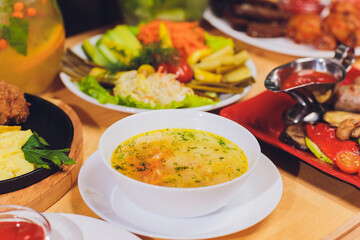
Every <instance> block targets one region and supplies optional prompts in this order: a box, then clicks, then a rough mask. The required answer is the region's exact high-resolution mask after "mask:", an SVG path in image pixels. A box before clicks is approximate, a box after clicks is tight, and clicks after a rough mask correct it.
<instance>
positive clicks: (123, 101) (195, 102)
mask: <svg viewBox="0 0 360 240" xmlns="http://www.w3.org/2000/svg"><path fill="white" fill-rule="evenodd" d="M78 86H79V89H80V90H81V91H82V92H84V93H85V94H87V95H89V96H91V97H93V98H95V99H97V100H98V101H99V103H101V104H105V103H112V104H116V105H123V106H127V107H134V108H143V109H175V108H192V107H199V106H204V105H210V104H215V103H216V101H214V100H212V99H210V98H206V97H201V96H198V95H190V94H188V95H186V97H185V98H184V99H183V100H182V101H180V102H177V101H172V102H171V103H169V104H166V105H160V104H156V105H155V106H153V105H151V104H150V103H145V102H142V101H140V100H137V99H134V98H132V97H131V96H130V95H129V96H120V95H116V96H113V95H111V93H110V91H108V90H107V89H105V88H104V87H102V86H101V85H100V84H99V83H98V81H97V80H96V78H95V77H93V76H91V75H90V74H89V75H87V76H86V77H84V78H82V81H81V82H79V83H78Z"/></svg>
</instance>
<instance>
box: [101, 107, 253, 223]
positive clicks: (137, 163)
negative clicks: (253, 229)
mask: <svg viewBox="0 0 360 240" xmlns="http://www.w3.org/2000/svg"><path fill="white" fill-rule="evenodd" d="M99 152H100V155H101V158H102V161H103V162H104V164H105V165H106V166H107V169H108V170H109V173H111V175H112V176H113V179H114V181H115V182H116V184H117V186H118V187H119V188H120V189H121V191H122V193H123V194H124V195H125V196H126V197H127V198H128V199H129V200H130V201H132V202H133V203H135V204H136V205H137V206H139V207H141V208H143V209H145V210H147V211H149V212H152V213H155V214H160V215H164V216H168V217H175V218H189V217H197V216H202V215H205V214H209V213H211V212H214V211H216V210H218V209H220V208H221V207H224V206H225V205H226V204H227V203H228V202H229V201H230V200H231V198H232V197H233V195H234V194H235V193H236V192H237V191H239V190H240V187H241V185H242V184H243V183H244V182H245V181H246V180H247V178H248V176H249V175H250V174H252V172H253V170H254V168H255V167H256V165H257V163H258V162H259V159H260V146H259V143H258V141H257V140H256V138H255V137H254V136H253V135H252V134H251V133H250V132H249V131H248V130H247V129H245V128H244V127H242V126H241V125H239V124H238V123H236V122H234V121H232V120H229V119H227V118H224V117H222V116H219V115H216V114H212V113H208V112H201V111H194V110H179V109H177V110H156V111H149V112H144V113H139V114H135V115H131V116H129V117H126V118H123V119H121V120H119V121H117V122H116V123H114V124H113V125H111V126H110V127H109V128H108V129H107V130H106V131H105V132H104V133H103V135H102V136H101V139H100V142H99ZM244 194H246V192H244Z"/></svg>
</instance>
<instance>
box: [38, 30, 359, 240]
mask: <svg viewBox="0 0 360 240" xmlns="http://www.w3.org/2000/svg"><path fill="white" fill-rule="evenodd" d="M207 27H208V28H209V31H211V32H212V33H214V34H221V32H219V31H217V30H215V29H213V28H211V27H210V26H207ZM103 30H104V29H97V30H93V31H89V32H86V33H82V34H79V35H76V36H73V37H70V38H68V39H67V41H66V45H67V46H68V47H71V46H74V45H75V44H77V43H79V42H80V41H81V40H83V39H84V38H86V37H89V36H92V35H94V34H97V33H100V32H102V31H103ZM245 47H246V49H247V50H248V52H249V55H250V58H251V59H252V60H253V61H254V63H255V65H256V67H257V75H258V77H257V81H256V83H255V85H254V87H253V88H252V90H251V92H250V93H249V94H248V95H246V96H245V97H244V98H243V99H242V100H245V99H249V98H251V97H254V96H256V95H257V94H259V93H261V92H262V91H264V90H265V87H264V84H263V82H264V79H265V76H266V75H267V73H269V72H270V71H271V70H272V69H273V68H274V67H276V66H278V65H281V64H284V63H286V62H289V61H292V60H294V59H296V57H293V56H286V55H282V54H277V53H273V52H270V51H266V50H263V49H259V48H256V47H252V46H248V45H245ZM359 60H360V59H357V62H356V63H355V65H356V66H360V61H359ZM42 97H45V98H58V99H61V100H62V101H64V102H65V103H67V104H68V105H70V106H71V107H72V108H73V109H74V110H75V112H76V113H77V114H78V116H79V118H80V120H81V122H82V129H83V137H84V161H86V159H87V158H88V157H89V156H90V155H91V154H92V153H93V152H94V151H96V150H97V146H98V141H99V139H100V136H101V134H102V133H103V131H104V130H105V129H106V128H107V127H109V126H110V125H111V124H112V123H113V122H115V121H117V120H119V119H121V118H124V117H126V116H128V115H129V114H126V113H121V112H117V111H113V110H109V109H105V108H102V107H99V106H95V105H93V104H91V103H88V102H86V101H84V100H82V99H80V98H79V97H77V96H76V95H74V94H72V93H71V92H70V91H69V90H68V89H67V88H66V87H65V86H64V85H63V84H62V83H61V81H60V79H56V81H55V82H54V83H53V85H52V86H51V88H50V89H49V90H48V91H47V92H46V93H45V94H43V95H42ZM260 143H261V148H262V152H263V153H264V154H265V155H266V156H268V157H269V158H270V159H271V160H272V161H273V162H274V163H275V165H276V166H277V167H278V169H279V171H280V173H281V176H282V179H283V184H284V192H283V196H282V199H281V201H280V203H279V205H278V206H277V208H276V209H275V210H274V211H273V212H272V213H271V214H270V215H269V216H268V217H267V218H265V219H264V220H263V221H261V222H259V223H258V224H256V225H254V226H252V227H250V228H248V229H246V230H244V231H241V232H237V233H234V234H231V235H228V236H224V237H220V238H218V239H246V240H251V239H255V240H259V239H277V240H280V239H286V240H288V239H292V240H297V239H299V240H304V239H321V238H323V237H325V236H327V235H329V234H330V233H331V232H332V231H334V230H335V229H337V228H338V227H339V226H341V225H343V224H344V223H345V222H346V221H348V220H349V219H351V218H353V217H354V216H356V214H357V213H358V212H359V210H360V191H359V190H358V189H356V188H354V187H352V186H350V185H348V184H346V183H343V182H341V181H339V180H337V179H334V178H333V177H330V176H327V175H325V174H323V173H322V172H320V171H318V170H316V169H314V168H313V167H311V166H309V165H307V164H305V163H304V162H302V161H300V160H299V159H298V158H296V157H294V156H292V155H290V154H288V153H286V152H284V151H282V150H280V149H277V148H275V147H273V146H271V145H268V144H267V143H264V142H260ZM46 211H47V212H63V213H74V214H81V215H87V216H91V217H95V218H99V217H98V216H97V215H96V214H95V213H93V212H92V211H91V209H90V208H89V207H88V206H87V205H86V204H85V202H84V201H83V199H82V197H81V195H80V193H79V189H78V186H77V184H75V185H74V186H73V187H72V188H71V189H70V190H69V191H68V192H67V193H66V195H65V196H63V197H62V198H61V199H60V200H59V201H57V202H56V203H55V204H54V205H53V206H51V207H50V208H48V209H47V210H46ZM140 238H142V239H147V240H148V239H152V238H149V237H144V236H140ZM358 239H359V238H358Z"/></svg>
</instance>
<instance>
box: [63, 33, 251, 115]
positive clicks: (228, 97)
mask: <svg viewBox="0 0 360 240" xmlns="http://www.w3.org/2000/svg"><path fill="white" fill-rule="evenodd" d="M100 37H101V35H95V36H93V37H91V38H90V39H89V41H90V42H91V43H92V44H95V43H96V41H97V40H98V39H99V38H100ZM72 50H73V51H74V52H75V53H76V54H77V55H79V56H80V57H82V58H84V59H86V55H85V53H84V51H83V50H82V48H81V43H79V44H77V45H75V46H74V47H73V48H72ZM246 66H248V68H249V69H250V70H251V73H252V75H253V77H254V78H255V79H256V76H257V72H256V67H255V64H254V62H253V61H252V60H251V59H248V60H247V62H246ZM60 79H61V81H62V82H63V84H64V85H65V86H66V87H67V88H68V89H69V90H70V91H71V92H72V93H73V94H75V95H76V96H78V97H80V98H82V99H83V100H85V101H87V102H90V103H92V104H95V105H98V106H101V107H104V108H108V109H112V110H116V111H120V112H125V113H130V114H132V113H140V112H146V111H153V110H149V109H142V108H134V107H127V106H122V105H116V104H111V103H106V104H101V103H99V101H98V100H97V99H95V98H93V97H90V96H89V95H87V94H85V93H83V92H82V91H81V90H80V89H79V87H78V85H77V83H75V82H73V81H71V78H70V76H69V75H67V74H66V73H63V72H62V73H60ZM251 88H252V85H250V86H248V87H246V88H245V89H244V91H243V92H242V93H240V94H225V93H223V94H219V99H220V101H219V102H217V103H216V104H211V105H205V106H200V107H194V108H191V109H192V110H199V111H211V110H215V109H218V108H222V107H225V106H227V105H230V104H232V103H235V102H237V101H238V100H240V99H241V98H242V97H244V96H245V95H246V94H248V93H249V92H250V90H251Z"/></svg>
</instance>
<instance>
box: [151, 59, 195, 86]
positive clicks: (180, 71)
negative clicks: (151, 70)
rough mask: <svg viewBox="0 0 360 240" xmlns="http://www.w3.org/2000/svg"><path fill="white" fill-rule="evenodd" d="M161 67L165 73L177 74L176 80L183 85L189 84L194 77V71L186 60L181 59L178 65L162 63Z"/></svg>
mask: <svg viewBox="0 0 360 240" xmlns="http://www.w3.org/2000/svg"><path fill="white" fill-rule="evenodd" d="M159 67H162V68H163V71H164V72H165V73H174V74H176V75H177V78H176V79H177V80H178V81H179V82H182V83H186V82H189V81H190V80H191V79H192V78H193V75H194V73H193V70H192V69H191V67H190V65H189V64H188V63H187V62H186V60H185V59H184V58H181V59H180V60H179V63H178V64H169V63H161V64H160V65H159V66H158V68H159Z"/></svg>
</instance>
